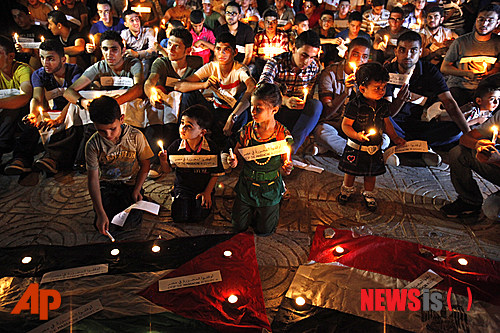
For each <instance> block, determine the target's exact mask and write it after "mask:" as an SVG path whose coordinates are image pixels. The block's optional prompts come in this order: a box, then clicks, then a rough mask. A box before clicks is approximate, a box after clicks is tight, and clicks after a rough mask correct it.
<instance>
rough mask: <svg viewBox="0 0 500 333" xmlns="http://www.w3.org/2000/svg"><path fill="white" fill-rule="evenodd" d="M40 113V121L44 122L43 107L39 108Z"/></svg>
mask: <svg viewBox="0 0 500 333" xmlns="http://www.w3.org/2000/svg"><path fill="white" fill-rule="evenodd" d="M38 113H40V119H41V121H43V108H42V107H41V106H39V107H38Z"/></svg>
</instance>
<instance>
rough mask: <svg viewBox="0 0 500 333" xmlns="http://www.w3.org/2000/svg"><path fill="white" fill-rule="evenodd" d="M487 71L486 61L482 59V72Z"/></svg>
mask: <svg viewBox="0 0 500 333" xmlns="http://www.w3.org/2000/svg"><path fill="white" fill-rule="evenodd" d="M487 71H488V64H487V63H486V61H483V72H484V73H486V72H487Z"/></svg>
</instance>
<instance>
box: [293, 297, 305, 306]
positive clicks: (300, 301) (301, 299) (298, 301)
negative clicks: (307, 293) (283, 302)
mask: <svg viewBox="0 0 500 333" xmlns="http://www.w3.org/2000/svg"><path fill="white" fill-rule="evenodd" d="M295 304H297V305H298V306H303V305H304V304H306V300H305V298H304V297H302V296H299V297H297V298H296V299H295Z"/></svg>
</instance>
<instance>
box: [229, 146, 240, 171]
mask: <svg viewBox="0 0 500 333" xmlns="http://www.w3.org/2000/svg"><path fill="white" fill-rule="evenodd" d="M227 163H228V164H229V166H230V167H231V168H233V169H234V168H236V167H237V166H238V158H236V154H235V153H234V152H233V148H229V155H228V156H227Z"/></svg>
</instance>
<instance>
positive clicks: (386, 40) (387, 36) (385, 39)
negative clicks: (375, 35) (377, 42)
mask: <svg viewBox="0 0 500 333" xmlns="http://www.w3.org/2000/svg"><path fill="white" fill-rule="evenodd" d="M384 42H385V43H386V44H387V43H388V42H389V35H385V36H384Z"/></svg>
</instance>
